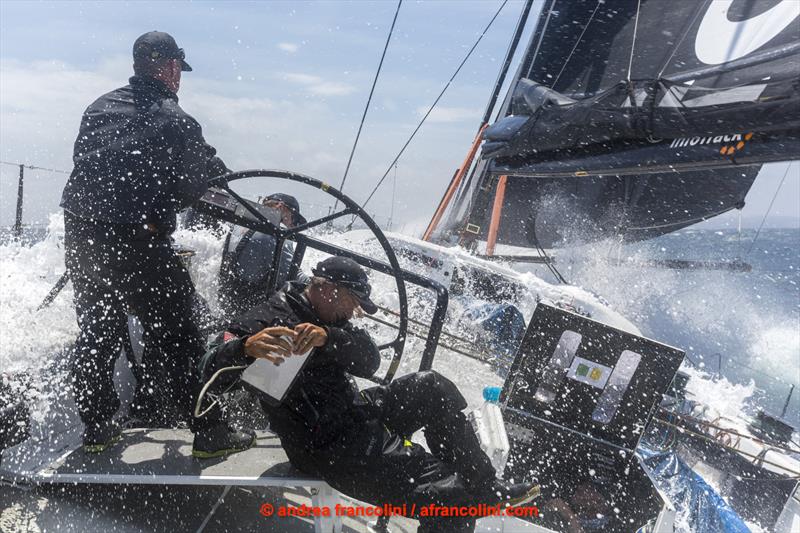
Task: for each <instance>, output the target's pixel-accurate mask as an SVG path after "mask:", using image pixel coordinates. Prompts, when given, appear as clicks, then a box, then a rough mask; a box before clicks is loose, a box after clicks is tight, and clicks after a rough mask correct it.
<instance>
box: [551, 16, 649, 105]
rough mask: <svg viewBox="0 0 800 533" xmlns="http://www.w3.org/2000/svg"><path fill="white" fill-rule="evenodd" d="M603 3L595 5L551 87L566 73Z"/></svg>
mask: <svg viewBox="0 0 800 533" xmlns="http://www.w3.org/2000/svg"><path fill="white" fill-rule="evenodd" d="M602 3H603V1H602V0H597V5H595V6H594V11H592V16H590V17H589V20H588V21H587V22H586V26H584V27H583V31H582V32H581V34H580V35H579V36H578V40H577V41H575V46H573V47H572V50H570V52H569V55H568V56H567V59H565V60H564V64H562V65H561V70H559V71H558V75H556V79H555V80H554V81H553V83H552V84H551V85H550V88H551V89H554V88H555V86H556V83H558V79H559V78H560V77H561V75H562V74H563V73H564V69H566V68H567V63H569V60H570V59H572V55H573V54H574V53H575V50H577V49H578V45H579V44H581V41H582V40H583V35H584V34H585V33H586V30H588V29H589V25H590V24H591V23H592V20H594V16H595V15H596V14H597V10H598V9H600V4H602ZM548 16H549V14H548ZM634 31H635V30H634ZM542 35H543V36H544V32H542Z"/></svg>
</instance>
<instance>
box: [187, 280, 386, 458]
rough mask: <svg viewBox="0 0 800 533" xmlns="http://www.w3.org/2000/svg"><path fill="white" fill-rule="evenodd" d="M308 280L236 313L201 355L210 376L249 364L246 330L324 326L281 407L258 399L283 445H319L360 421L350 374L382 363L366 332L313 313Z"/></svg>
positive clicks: (364, 373) (223, 380) (217, 386)
mask: <svg viewBox="0 0 800 533" xmlns="http://www.w3.org/2000/svg"><path fill="white" fill-rule="evenodd" d="M305 288H306V284H305V283H302V282H289V283H287V284H286V286H285V287H284V289H282V290H280V291H278V292H277V293H275V294H274V295H273V296H272V297H271V298H270V299H269V301H268V302H267V303H265V304H263V305H260V306H258V307H255V308H253V309H251V310H250V311H249V312H247V313H245V314H244V315H241V316H240V317H239V318H237V319H235V320H234V321H233V322H232V323H231V324H230V325H229V326H228V327H227V328H226V330H225V332H223V333H220V334H219V335H218V336H217V338H216V340H215V341H214V342H212V343H211V344H210V346H209V351H208V352H206V354H205V355H204V356H203V358H202V360H201V361H200V365H199V366H200V375H201V380H202V381H203V382H205V381H208V380H209V379H210V378H211V376H212V375H213V374H214V373H215V372H216V371H217V370H219V369H220V368H223V367H228V366H239V365H247V364H250V363H252V362H253V361H254V359H252V358H250V357H248V356H246V355H245V354H244V341H245V340H246V339H247V337H248V336H249V335H252V334H254V333H258V332H259V331H261V330H262V329H264V328H266V327H269V326H287V327H294V326H296V325H297V324H301V323H303V322H310V323H312V324H316V325H318V326H323V327H325V329H326V331H327V333H328V342H327V344H326V345H325V346H324V347H322V348H317V349H315V350H314V351H313V352H312V353H311V355H309V357H311V359H310V360H309V361H308V363H306V366H305V367H304V368H303V371H302V373H301V375H300V376H299V377H298V379H297V381H296V382H295V384H294V385H293V386H292V388H291V389H290V390H289V392H288V393H287V397H286V398H285V399H284V401H283V403H282V404H281V405H280V407H277V408H272V407H270V406H269V405H268V404H267V403H265V402H262V404H261V405H262V407H263V409H264V410H265V411H266V413H267V414H268V415H269V419H270V429H272V430H273V431H274V432H275V433H277V434H278V436H279V437H280V438H281V443H282V444H283V446H284V448H287V451H291V449H293V448H294V449H297V448H300V449H304V450H307V451H309V450H319V449H324V448H325V447H327V446H328V445H330V444H331V443H333V442H334V441H337V440H340V439H341V438H342V437H343V436H345V435H346V434H348V433H349V432H350V431H351V430H353V429H354V428H356V427H358V426H359V425H360V424H361V423H362V422H363V420H364V417H365V416H366V415H367V414H368V413H367V410H368V407H367V406H365V405H364V402H363V401H362V400H361V399H360V396H359V394H358V388H357V387H356V385H355V383H354V382H353V380H352V379H351V378H350V375H354V376H359V377H365V378H368V377H371V376H372V375H373V374H374V373H375V371H376V370H377V369H378V366H379V365H380V353H379V352H378V348H377V346H376V345H375V343H374V342H373V341H372V339H371V338H370V336H369V334H368V333H367V332H365V331H363V330H361V329H358V328H356V327H354V326H353V325H351V324H350V323H349V322H345V323H341V324H326V323H323V322H322V321H321V320H320V319H319V317H317V315H316V314H315V313H314V310H313V309H312V308H311V305H310V304H309V302H308V300H307V299H306V297H305V295H304V294H303V292H304V290H305ZM232 374H233V375H236V374H240V373H237V372H228V373H225V374H221V375H220V377H219V379H218V380H217V381H215V382H214V387H213V389H212V391H219V390H223V389H225V388H227V387H228V386H229V385H230V384H231V382H232V381H233V380H235V379H237V377H238V376H232Z"/></svg>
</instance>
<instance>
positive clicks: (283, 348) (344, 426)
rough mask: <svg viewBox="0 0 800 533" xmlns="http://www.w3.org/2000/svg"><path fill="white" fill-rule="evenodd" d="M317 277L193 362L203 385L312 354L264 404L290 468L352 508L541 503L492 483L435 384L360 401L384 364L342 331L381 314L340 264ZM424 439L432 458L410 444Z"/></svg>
mask: <svg viewBox="0 0 800 533" xmlns="http://www.w3.org/2000/svg"><path fill="white" fill-rule="evenodd" d="M313 274H314V277H312V278H311V280H310V282H309V283H306V284H304V283H301V282H290V283H288V284H287V285H286V287H284V289H282V290H281V291H279V292H278V293H276V294H274V295H273V296H272V297H271V298H270V300H269V301H268V302H267V303H266V304H263V305H261V306H259V307H256V308H254V309H252V310H250V311H249V312H248V313H246V314H244V315H243V316H241V317H239V318H238V319H237V320H235V321H234V322H233V323H232V324H230V326H229V327H228V328H227V329H226V331H224V332H223V333H220V335H219V336H218V337H217V339H216V341H215V342H214V343H212V345H211V347H210V350H209V351H208V352H207V353H206V354H205V356H204V357H203V359H202V361H201V364H200V370H201V374H202V376H203V379H204V380H208V379H209V378H210V377H211V376H212V375H214V374H215V373H216V372H217V371H218V370H220V369H222V368H224V367H231V366H238V365H246V364H249V363H252V362H253V361H254V360H255V359H256V358H264V359H268V360H270V361H272V362H273V363H275V364H280V363H281V362H282V361H283V358H285V357H293V355H292V354H301V353H305V351H306V350H308V349H310V348H312V347H313V348H315V349H314V350H313V351H312V352H311V354H310V355H308V357H310V360H309V361H308V362H307V363H306V366H305V367H304V368H303V370H302V371H301V373H300V375H299V376H298V377H297V380H296V382H295V383H294V385H293V386H292V388H291V389H290V390H289V391H288V392H287V395H286V397H285V399H284V401H283V402H282V403H281V404H280V405H279V406H278V407H270V405H269V404H268V403H266V402H262V407H263V408H264V410H265V411H266V413H267V414H268V416H269V420H270V428H271V429H272V430H273V431H275V432H276V433H277V434H278V436H279V437H280V440H281V443H282V444H283V447H284V449H285V450H286V454H287V455H288V457H289V459H290V461H291V462H292V464H293V465H294V466H295V467H296V468H298V469H300V470H302V471H304V472H306V473H308V474H309V475H313V476H318V477H321V478H322V479H324V480H325V481H326V482H327V483H329V484H330V485H331V486H332V487H334V488H336V489H337V490H339V491H341V492H342V493H344V494H347V495H349V496H352V497H354V498H356V499H358V500H361V501H365V502H368V503H370V504H373V505H383V504H393V505H402V504H404V503H405V504H408V505H407V508H409V509H410V508H412V504H416V508H417V509H420V508H422V507H423V506H427V505H431V504H435V505H443V506H452V505H459V506H470V505H477V504H481V503H483V504H487V505H495V504H498V503H502V502H505V503H507V504H509V505H519V504H521V503H524V502H527V501H530V500H531V499H532V498H533V497H535V496H536V495H537V494H538V486H535V485H533V484H528V483H520V484H510V483H507V482H505V481H500V480H498V479H496V477H495V470H494V468H493V467H492V465H491V462H490V460H489V458H488V457H487V456H486V454H485V453H484V452H483V451H482V450H481V448H480V445H479V442H478V439H477V437H476V435H475V433H474V431H473V429H472V427H471V426H470V424H469V422H468V421H467V418H466V416H465V415H464V413H463V412H462V411H463V410H464V409H465V408H466V407H467V402H466V401H465V400H464V397H463V396H462V395H461V393H460V392H459V391H458V389H457V388H456V386H455V385H454V384H453V383H452V382H451V381H450V380H448V379H447V378H445V377H444V376H442V375H440V374H438V373H437V372H434V371H425V372H417V373H413V374H408V375H406V376H403V377H400V378H398V379H395V380H394V381H393V382H392V383H390V384H389V385H384V386H378V387H372V388H369V389H366V390H363V391H360V392H359V390H358V388H357V386H356V385H355V383H354V381H353V379H352V377H351V376H359V377H364V378H368V377H371V376H372V375H373V374H374V373H375V371H376V370H377V369H378V366H379V363H380V354H379V352H378V349H377V347H376V345H375V343H374V342H373V341H372V339H371V338H370V336H369V335H368V334H367V333H366V332H365V331H363V330H360V329H358V328H356V327H354V326H353V325H352V324H351V323H350V322H349V321H350V319H351V318H352V317H353V315H354V313H356V312H358V310H359V308H360V309H363V310H364V311H365V312H367V313H374V312H375V311H376V309H377V308H376V306H375V304H374V303H373V302H372V301H371V300H370V298H369V295H370V285H369V282H368V279H367V275H366V273H365V272H364V270H362V269H361V267H360V266H359V265H358V264H357V263H355V262H354V261H353V260H351V259H347V258H341V257H331V258H328V259H326V260H324V261H322V262H320V263H319V264H318V265H317V267H316V268H315V269H314V270H313ZM287 337H288V338H289V339H291V341H289V340H287ZM231 374H232V375H233V377H229V378H227V379H220V380H219V381H218V382H215V385H216V389H217V390H220V389H224V388H227V387H229V386H230V385H231V384H232V383H233V380H235V379H236V377H235V375H236V373H235V372H231V373H229V374H227V375H231ZM420 429H422V430H423V431H424V432H425V438H426V441H427V443H428V446H429V448H430V450H431V452H430V453H429V452H427V451H426V450H425V449H424V448H423V447H422V446H420V445H418V444H415V443H412V442H410V439H411V436H412V435H413V434H414V433H415V432H416V431H418V430H420ZM415 518H418V519H419V521H420V529H419V531H437V532H440V531H471V530H472V529H474V525H475V519H474V518H433V517H427V516H419V513H417V516H415Z"/></svg>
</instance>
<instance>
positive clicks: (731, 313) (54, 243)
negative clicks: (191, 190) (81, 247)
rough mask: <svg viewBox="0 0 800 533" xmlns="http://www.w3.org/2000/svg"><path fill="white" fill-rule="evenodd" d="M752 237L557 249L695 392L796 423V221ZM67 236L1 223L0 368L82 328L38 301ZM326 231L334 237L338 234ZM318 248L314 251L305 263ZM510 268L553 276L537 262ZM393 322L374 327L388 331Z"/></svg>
mask: <svg viewBox="0 0 800 533" xmlns="http://www.w3.org/2000/svg"><path fill="white" fill-rule="evenodd" d="M753 237H754V232H752V231H749V232H743V233H742V234H741V235H739V234H738V233H737V232H735V231H730V230H724V231H715V230H692V229H688V230H683V231H680V232H676V233H673V234H670V235H666V236H664V237H661V238H658V239H655V240H652V241H648V242H645V243H636V244H630V245H625V246H622V247H619V246H615V245H613V244H610V243H597V244H593V245H591V246H588V247H586V246H584V247H580V248H575V249H572V250H563V251H561V252H560V253H559V255H558V256H557V258H556V260H557V266H558V268H559V269H560V271H561V272H562V274H563V275H564V276H565V277H566V278H567V279H568V280H570V282H571V283H573V284H575V285H578V286H581V287H583V288H586V289H588V290H590V291H593V292H595V293H596V294H599V295H601V296H602V297H603V298H605V299H606V300H607V301H608V302H609V304H610V306H611V307H612V308H613V309H614V310H616V311H618V312H619V313H621V314H622V315H623V316H625V317H626V318H628V319H629V320H631V321H632V322H633V323H634V324H636V325H637V326H638V327H639V328H640V329H641V330H642V332H643V334H644V335H646V336H648V337H650V338H652V339H655V340H657V341H660V342H663V343H666V344H671V345H674V346H677V347H679V348H682V349H684V350H685V351H686V353H687V366H690V367H692V376H693V378H692V381H691V382H690V384H689V389H690V390H694V391H696V393H697V395H698V397H699V399H701V400H703V401H706V402H707V403H710V404H712V405H713V406H714V407H715V408H717V409H718V410H719V411H720V412H723V413H727V414H730V415H736V414H739V413H741V412H745V413H748V414H753V413H755V412H756V411H757V410H758V409H766V410H768V411H770V412H772V413H775V414H783V415H784V416H785V418H786V419H787V420H788V421H790V422H792V423H794V424H800V390H794V391H793V387H794V389H800V229H764V230H762V232H761V234H760V235H759V237H758V239H757V240H756V241H755V245H753ZM62 238H63V217H62V216H61V215H60V214H54V215H52V216H51V219H50V223H49V225H48V227H47V228H32V229H28V230H27V231H26V233H25V235H24V238H23V239H22V240H21V241H20V240H15V239H11V238H10V234H9V232H8V231H6V232H5V233H3V234H0V328H2V331H3V335H0V370H2V371H3V372H20V371H24V370H28V371H30V370H35V369H36V368H37V367H43V366H44V365H45V364H46V362H47V360H48V357H50V356H51V354H53V353H56V352H58V351H60V350H63V349H64V348H66V347H68V346H69V344H70V343H71V342H72V341H73V340H74V338H75V335H76V334H77V326H76V323H75V314H74V310H73V308H72V289H71V286H70V285H69V284H68V285H67V287H66V288H65V289H64V290H63V291H62V294H60V295H59V296H58V297H57V298H56V300H55V301H54V302H53V303H52V304H51V305H50V306H48V307H47V308H45V309H43V310H41V311H37V310H36V309H37V306H38V305H39V304H40V303H41V302H42V300H43V299H44V298H45V296H46V295H47V293H48V292H49V291H50V289H51V288H52V286H53V285H54V284H55V283H56V281H57V280H58V278H59V277H60V276H61V274H62V273H63V271H64V263H63V248H62V244H61V241H62ZM175 238H176V241H177V242H178V243H180V244H181V245H183V246H185V247H187V248H190V249H193V250H195V251H196V256H195V257H194V258H193V260H192V270H193V275H194V277H195V281H196V283H197V286H198V290H199V292H200V293H201V294H203V295H204V296H205V297H206V298H207V300H208V301H209V304H210V305H211V307H212V309H214V308H215V307H216V272H217V270H218V268H219V261H220V250H221V247H222V240H221V238H219V237H217V236H215V235H212V234H210V233H205V232H191V231H179V232H177V233H176V235H175ZM328 238H330V239H333V240H334V241H336V240H338V239H339V237H337V236H336V235H335V234H334V235H330V236H328ZM360 251H361V252H363V253H367V254H369V253H374V250H360ZM656 259H681V260H694V261H698V260H703V261H744V262H746V263H748V264H750V265H751V266H752V270H751V271H750V272H730V271H725V270H675V269H665V268H653V267H652V266H649V265H650V264H651V262H652V261H653V260H656ZM314 260H315V254H314V252H313V251H309V254H308V259H307V263H308V264H311V263H312V262H313V261H314ZM517 268H518V269H523V270H524V269H528V270H532V271H534V272H535V273H537V274H538V275H541V277H543V278H544V279H548V276H549V277H550V278H552V275H550V274H549V273H548V272H547V271H546V270H544V269H543V268H542V267H530V266H525V265H517ZM375 281H377V283H378V287H376V289H377V290H376V291H375V292H376V293H379V294H381V295H382V296H381V297H380V298H381V299H382V301H383V303H385V304H386V305H387V306H390V307H396V303H395V302H396V294H395V292H394V290H393V287H392V283H393V282H392V280H391V279H389V278H388V277H385V276H382V277H379V278H378V279H376V280H375ZM410 303H411V310H412V315H413V313H414V309H415V305H416V306H417V307H418V308H424V307H425V305H426V303H425V302H421V303H420V302H416V303H415V300H414V297H413V291H412V293H411V298H410ZM422 311H424V309H422ZM528 311H529V310H528ZM528 311H526V310H523V312H528ZM422 314H424V312H423V313H422ZM392 333H393V332H392V331H388V330H387V331H384V330H378V331H376V335H378V336H379V337H382V338H385V339H387V340H388V339H389V338H391V336H392ZM381 340H383V339H381ZM423 346H424V344H423V342H422V341H421V340H419V339H414V338H410V339H409V341H408V343H407V349H406V352H407V356H406V357H405V358H404V360H403V364H402V366H401V373H402V372H408V371H412V370H415V368H416V367H415V365H417V364H418V360H419V352H421V350H422V348H423ZM460 365H462V363H459V364H453V362H452V356H451V355H448V356H446V357H443V356H437V361H436V363H435V366H436V367H438V368H442V370H444V371H446V372H448V373H451V374H454V375H453V377H454V378H455V379H456V380H457V381H459V382H460V384H461V385H462V386H463V387H464V388H465V389H467V396H468V399H470V403H471V404H474V403H478V402H480V391H481V390H482V388H483V386H487V385H499V384H501V383H502V379H501V378H499V377H498V376H497V375H496V374H495V373H494V372H493V371H492V370H491V369H489V368H488V367H485V366H481V364H480V363H478V362H474V361H464V362H463V365H464V366H463V371H462V367H461V366H460ZM476 365H477V366H476ZM473 366H476V368H472V367H473ZM466 369H469V370H466ZM790 394H791V398H790V400H789V403H788V406H787V398H789V395H790Z"/></svg>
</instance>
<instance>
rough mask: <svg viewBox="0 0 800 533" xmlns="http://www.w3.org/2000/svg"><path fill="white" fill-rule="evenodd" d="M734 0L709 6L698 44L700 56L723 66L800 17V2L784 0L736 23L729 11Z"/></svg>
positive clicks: (704, 59)
mask: <svg viewBox="0 0 800 533" xmlns="http://www.w3.org/2000/svg"><path fill="white" fill-rule="evenodd" d="M733 2H734V0H716V1H714V2H711V5H710V6H709V7H708V11H706V14H705V16H704V17H703V20H702V22H700V27H699V28H698V29H697V37H696V39H695V43H694V51H695V54H696V55H697V59H699V60H700V61H702V62H703V63H706V64H708V65H719V64H721V63H726V62H728V61H733V60H735V59H739V58H740V57H744V56H746V55H747V54H750V53H751V52H754V51H756V50H757V49H759V48H761V47H762V46H764V45H765V44H767V43H768V42H769V41H771V40H772V39H773V38H775V37H776V36H777V35H778V34H779V33H780V32H782V31H783V30H784V29H786V27H788V26H789V24H791V23H792V22H793V21H794V19H796V18H797V17H798V16H800V2H798V1H797V0H783V1H782V2H781V3H780V4H778V5H776V6H775V7H773V8H772V9H770V10H768V11H765V12H764V13H761V14H760V15H758V16H755V17H753V18H749V19H747V20H742V21H739V22H732V21H730V20H729V19H728V10H729V9H730V7H731V5H732V4H733Z"/></svg>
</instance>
